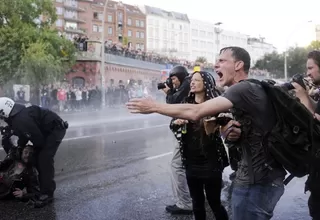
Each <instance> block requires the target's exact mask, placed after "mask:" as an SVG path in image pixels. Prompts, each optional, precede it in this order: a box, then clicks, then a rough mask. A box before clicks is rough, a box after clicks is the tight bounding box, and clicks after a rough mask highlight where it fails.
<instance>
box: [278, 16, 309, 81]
mask: <svg viewBox="0 0 320 220" xmlns="http://www.w3.org/2000/svg"><path fill="white" fill-rule="evenodd" d="M311 22H312V21H311V20H310V21H307V23H311ZM301 25H302V24H300V25H298V26H296V28H295V29H294V30H293V31H292V32H291V33H290V35H288V37H287V39H286V47H285V51H284V80H285V81H287V80H288V60H287V57H288V51H287V50H288V42H289V40H290V38H291V37H292V35H293V34H294V33H295V32H296V31H297V30H298V29H299V27H300V26H301Z"/></svg>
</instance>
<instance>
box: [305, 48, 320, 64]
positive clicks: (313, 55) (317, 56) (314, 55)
mask: <svg viewBox="0 0 320 220" xmlns="http://www.w3.org/2000/svg"><path fill="white" fill-rule="evenodd" d="M308 59H313V60H314V62H315V63H316V65H317V66H318V67H319V68H320V50H313V51H311V52H309V53H308Z"/></svg>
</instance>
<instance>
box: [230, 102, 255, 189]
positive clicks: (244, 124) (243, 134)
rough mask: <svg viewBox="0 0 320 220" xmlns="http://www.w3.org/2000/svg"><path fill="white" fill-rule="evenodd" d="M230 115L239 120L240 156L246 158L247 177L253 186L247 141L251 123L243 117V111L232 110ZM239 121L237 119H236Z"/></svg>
mask: <svg viewBox="0 0 320 220" xmlns="http://www.w3.org/2000/svg"><path fill="white" fill-rule="evenodd" d="M231 113H232V114H233V115H234V116H235V117H236V120H237V117H240V118H241V120H240V121H241V122H240V123H241V130H242V132H241V139H242V140H243V141H242V144H241V149H242V156H244V157H246V160H247V162H248V175H249V179H250V184H254V182H255V178H254V172H253V165H252V152H251V144H250V143H249V141H248V133H249V132H250V129H251V128H252V126H251V123H252V120H249V119H248V118H247V117H244V116H243V115H244V111H243V110H241V109H236V108H234V109H232V110H231ZM238 120H239V119H238Z"/></svg>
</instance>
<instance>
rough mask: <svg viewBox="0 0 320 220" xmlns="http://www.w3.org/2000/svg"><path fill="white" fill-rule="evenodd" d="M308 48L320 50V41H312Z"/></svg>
mask: <svg viewBox="0 0 320 220" xmlns="http://www.w3.org/2000/svg"><path fill="white" fill-rule="evenodd" d="M308 50H320V41H316V40H315V41H312V42H311V43H310V45H309V46H308Z"/></svg>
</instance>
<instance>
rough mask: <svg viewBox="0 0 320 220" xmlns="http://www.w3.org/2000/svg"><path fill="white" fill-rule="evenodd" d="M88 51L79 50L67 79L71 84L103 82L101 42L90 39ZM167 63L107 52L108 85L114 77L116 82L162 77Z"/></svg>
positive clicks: (106, 71) (106, 70)
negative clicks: (162, 63) (151, 61)
mask: <svg viewBox="0 0 320 220" xmlns="http://www.w3.org/2000/svg"><path fill="white" fill-rule="evenodd" d="M88 48H89V49H88V51H86V52H84V51H83V52H81V51H80V52H79V53H78V57H77V62H76V64H75V65H74V66H73V67H72V69H71V70H70V71H69V73H67V75H66V79H67V81H68V82H69V83H70V84H77V85H79V86H83V85H97V86H100V85H101V84H100V82H101V71H100V69H101V43H100V42H99V41H88ZM165 68H166V67H165V65H161V64H156V63H150V62H146V61H142V60H135V59H130V58H127V57H122V56H116V55H113V54H106V64H105V79H106V85H108V83H109V82H110V80H111V79H113V80H114V81H115V82H118V81H119V80H122V81H124V82H127V81H128V80H130V79H135V80H142V81H151V80H157V79H159V78H160V73H161V70H162V69H165Z"/></svg>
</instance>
